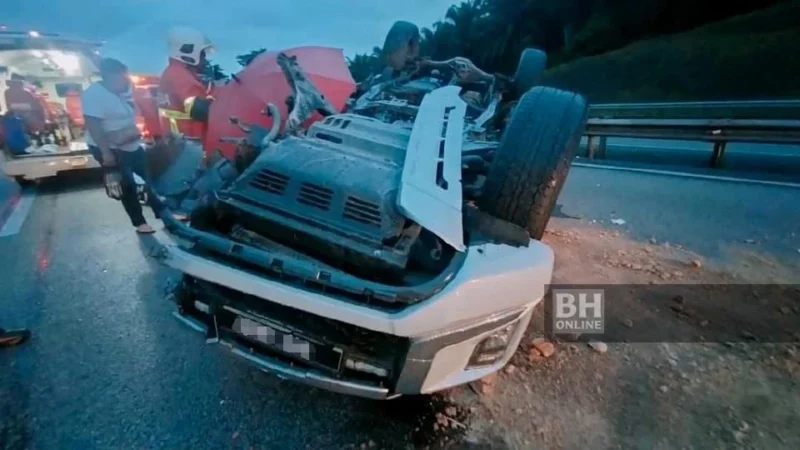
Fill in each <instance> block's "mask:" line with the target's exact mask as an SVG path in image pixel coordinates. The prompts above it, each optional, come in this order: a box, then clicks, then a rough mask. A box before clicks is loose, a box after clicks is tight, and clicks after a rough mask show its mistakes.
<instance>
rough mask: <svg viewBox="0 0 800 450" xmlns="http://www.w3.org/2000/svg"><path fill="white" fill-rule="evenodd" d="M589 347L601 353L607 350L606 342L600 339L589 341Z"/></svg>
mask: <svg viewBox="0 0 800 450" xmlns="http://www.w3.org/2000/svg"><path fill="white" fill-rule="evenodd" d="M589 347H591V348H592V350H594V351H596V352H597V353H600V354H603V353H605V352H607V351H608V344H606V343H605V342H601V341H589Z"/></svg>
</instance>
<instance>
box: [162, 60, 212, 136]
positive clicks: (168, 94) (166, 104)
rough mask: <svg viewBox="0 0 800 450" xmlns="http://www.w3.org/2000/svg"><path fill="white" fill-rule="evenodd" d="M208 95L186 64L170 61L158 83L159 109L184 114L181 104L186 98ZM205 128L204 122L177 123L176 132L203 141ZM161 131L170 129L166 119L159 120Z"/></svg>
mask: <svg viewBox="0 0 800 450" xmlns="http://www.w3.org/2000/svg"><path fill="white" fill-rule="evenodd" d="M208 95H209V92H208V91H207V88H206V86H205V85H204V84H203V83H202V82H201V81H200V80H199V79H198V78H197V76H196V75H195V73H194V72H193V71H192V70H191V69H189V67H188V66H187V65H186V64H183V63H181V62H179V61H174V60H170V62H169V65H168V66H167V68H166V69H165V70H164V73H163V74H161V80H160V82H159V96H158V107H159V108H163V109H171V110H173V111H181V112H185V111H184V106H183V102H184V101H185V100H186V99H187V98H190V97H197V98H205V97H207V96H208ZM206 128H207V127H206V124H205V123H204V122H200V121H197V120H179V121H178V130H179V131H180V132H181V133H182V134H184V135H185V136H187V137H192V138H196V139H203V138H205V136H206ZM161 129H162V130H163V131H165V132H166V131H167V130H169V129H170V124H169V120H168V119H166V118H161Z"/></svg>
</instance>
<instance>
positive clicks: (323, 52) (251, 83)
mask: <svg viewBox="0 0 800 450" xmlns="http://www.w3.org/2000/svg"><path fill="white" fill-rule="evenodd" d="M283 52H284V53H286V54H287V55H289V56H296V57H297V61H298V63H299V64H300V67H302V68H303V71H304V72H305V73H306V75H308V77H309V78H310V79H311V81H313V83H314V85H315V86H316V87H317V88H318V89H319V90H320V92H322V93H323V94H324V95H325V97H327V98H328V99H329V100H330V101H331V103H333V105H334V106H335V107H336V109H337V110H339V111H341V110H342V109H344V106H345V104H346V103H347V99H348V98H349V97H350V95H351V94H352V93H353V92H354V90H355V81H353V78H352V76H351V75H350V70H349V69H348V68H347V62H346V60H345V58H344V54H343V53H342V50H341V49H337V48H329V47H297V48H292V49H288V50H284V51H283ZM278 53H279V52H277V51H271V52H264V53H262V54H260V55H258V56H257V57H256V58H255V59H254V60H253V61H252V62H251V63H250V64H248V65H247V67H245V68H244V69H243V70H242V71H241V72H239V73H238V74H236V78H237V79H238V80H239V81H238V82H237V81H231V82H229V83H228V84H226V85H224V86H219V87H217V88H216V89H215V91H214V105H213V107H212V108H211V111H210V113H209V118H208V126H209V128H208V134H207V135H206V140H205V145H204V150H205V152H206V154H209V153H210V152H212V151H213V150H215V149H219V150H220V152H221V153H222V154H223V155H225V156H226V157H228V158H234V157H235V154H236V145H235V144H231V143H221V142H220V141H219V140H220V138H222V137H243V136H242V135H243V133H242V131H241V130H240V129H239V128H238V127H237V126H236V125H233V124H231V123H230V121H229V120H230V117H231V116H236V117H238V118H239V119H240V120H241V121H242V122H244V123H247V124H259V125H261V126H262V127H265V128H267V129H269V128H271V127H272V118H271V117H268V116H266V115H263V114H261V112H262V111H263V110H264V109H265V107H266V106H267V104H268V103H273V104H274V105H275V106H276V107H278V110H280V113H281V122H282V124H281V127H283V126H284V124H285V123H286V117H287V115H288V111H287V106H286V99H287V98H288V97H289V96H290V95H291V94H292V89H291V87H290V86H289V83H288V82H287V81H286V77H285V75H284V74H283V71H282V70H281V68H280V66H278V60H277V57H278ZM321 118H322V117H321V116H320V115H319V114H314V115H313V116H312V117H311V118H310V119H309V120H308V121H307V122H306V123H305V124H304V126H306V127H307V126H310V125H311V123H313V122H314V121H317V120H320V119H321Z"/></svg>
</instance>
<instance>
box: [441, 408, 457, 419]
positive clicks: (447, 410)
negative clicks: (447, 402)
mask: <svg viewBox="0 0 800 450" xmlns="http://www.w3.org/2000/svg"><path fill="white" fill-rule="evenodd" d="M444 413H445V414H447V416H449V417H455V416H456V414H458V409H456V407H455V406H448V407H447V408H445V409H444Z"/></svg>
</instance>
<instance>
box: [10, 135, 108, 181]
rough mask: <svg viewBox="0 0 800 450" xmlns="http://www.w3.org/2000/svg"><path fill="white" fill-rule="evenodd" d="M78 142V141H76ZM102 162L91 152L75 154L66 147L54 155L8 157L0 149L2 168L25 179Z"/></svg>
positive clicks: (79, 168)
mask: <svg viewBox="0 0 800 450" xmlns="http://www.w3.org/2000/svg"><path fill="white" fill-rule="evenodd" d="M74 144H76V143H74ZM98 167H100V163H98V162H97V160H96V159H94V158H93V157H92V155H90V154H86V153H80V154H75V153H73V152H70V151H69V150H66V149H64V151H63V152H59V153H53V154H52V155H46V156H45V155H35V156H22V157H16V158H10V157H7V156H6V155H5V154H4V152H3V151H2V150H0V170H2V171H3V172H5V174H6V175H8V176H10V177H19V178H22V179H25V180H30V181H33V180H38V179H41V178H48V177H53V176H56V175H58V173H59V172H65V171H68V170H83V169H96V168H98Z"/></svg>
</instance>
